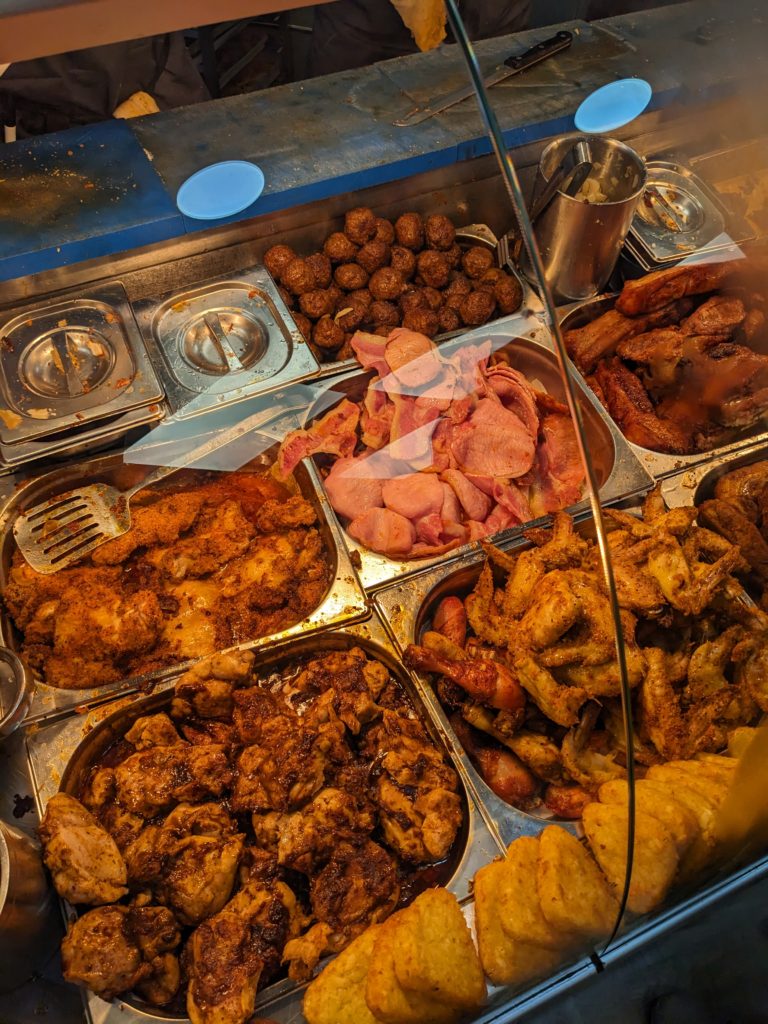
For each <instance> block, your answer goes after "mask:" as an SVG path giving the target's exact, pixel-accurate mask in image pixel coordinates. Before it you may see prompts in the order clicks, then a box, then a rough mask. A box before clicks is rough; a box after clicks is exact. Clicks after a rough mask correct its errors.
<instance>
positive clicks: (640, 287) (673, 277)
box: [616, 260, 743, 316]
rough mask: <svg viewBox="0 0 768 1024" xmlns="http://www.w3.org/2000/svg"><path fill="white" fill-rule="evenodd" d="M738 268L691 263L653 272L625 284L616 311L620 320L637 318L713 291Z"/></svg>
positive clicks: (737, 265)
mask: <svg viewBox="0 0 768 1024" xmlns="http://www.w3.org/2000/svg"><path fill="white" fill-rule="evenodd" d="M742 267H743V261H742V260H723V261H721V262H720V263H694V264H690V265H687V266H677V267H670V268H669V269H668V270H657V271H654V273H652V274H646V275H645V277H638V278H636V279H635V280H632V281H625V282H624V287H623V288H622V290H621V295H619V297H618V299H617V300H616V309H617V310H618V311H619V312H620V313H623V314H624V316H640V315H641V314H642V313H648V312H652V311H653V310H657V309H661V308H662V306H666V305H668V303H670V302H674V301H675V300H676V299H681V298H683V297H684V296H686V295H703V294H704V293H706V292H711V291H714V290H715V289H716V288H719V287H720V285H721V284H722V283H723V282H724V281H727V280H728V279H729V278H730V277H732V276H734V275H735V273H736V271H737V270H739V269H740V268H742Z"/></svg>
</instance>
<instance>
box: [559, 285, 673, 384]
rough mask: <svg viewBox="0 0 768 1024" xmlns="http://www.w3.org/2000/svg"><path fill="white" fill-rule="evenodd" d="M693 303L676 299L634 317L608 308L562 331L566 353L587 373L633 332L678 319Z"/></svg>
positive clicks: (646, 329)
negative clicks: (590, 320)
mask: <svg viewBox="0 0 768 1024" xmlns="http://www.w3.org/2000/svg"><path fill="white" fill-rule="evenodd" d="M692 305H693V303H692V302H691V300H690V299H678V300H677V301H675V302H671V303H669V305H667V306H664V307H662V308H661V309H659V310H657V311H656V312H655V313H651V314H648V315H647V316H642V317H635V318H632V317H628V316H624V315H623V314H622V313H620V312H619V310H618V309H610V310H608V312H607V313H603V315H602V316H599V317H597V319H596V320H593V321H592V322H591V323H588V324H586V326H584V327H577V328H575V329H574V330H571V331H566V332H565V339H564V340H565V344H566V348H567V349H568V355H569V356H570V357H571V359H572V360H573V361H574V363H576V365H577V366H578V368H579V369H580V370H581V372H582V373H583V374H585V375H586V374H590V373H592V371H593V370H594V369H595V367H596V366H597V364H598V362H599V361H600V360H601V359H605V358H607V357H608V356H612V355H613V354H614V352H615V351H616V347H617V346H618V345H620V344H622V343H624V342H626V341H627V340H628V339H629V338H633V337H634V336H635V335H636V334H643V333H644V332H645V331H648V330H651V329H653V328H656V327H666V326H667V325H669V324H676V323H679V321H680V319H681V317H684V316H685V315H686V313H687V312H689V310H690V309H691V308H692Z"/></svg>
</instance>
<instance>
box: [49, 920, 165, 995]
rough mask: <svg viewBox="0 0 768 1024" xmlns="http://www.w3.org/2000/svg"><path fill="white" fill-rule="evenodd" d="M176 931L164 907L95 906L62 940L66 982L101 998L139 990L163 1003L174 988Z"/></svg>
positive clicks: (75, 923)
mask: <svg viewBox="0 0 768 1024" xmlns="http://www.w3.org/2000/svg"><path fill="white" fill-rule="evenodd" d="M180 939H181V933H180V932H179V929H178V927H177V925H176V922H175V920H174V918H173V914H172V913H171V912H170V910H166V909H165V907H124V906H111V907H99V908H97V909H96V910H89V911H88V913H87V914H84V915H83V916H82V917H79V918H78V919H77V920H76V921H75V922H74V924H73V925H72V926H71V927H70V928H69V930H68V932H67V934H66V937H65V938H64V940H63V942H62V944H61V964H62V968H63V973H64V977H65V978H66V979H67V981H71V982H74V983H75V984H77V985H84V986H85V987H86V988H89V989H90V990H91V991H92V992H95V993H96V995H99V996H101V998H102V999H107V1000H109V999H114V997H115V996H116V995H120V994H121V993H124V992H129V991H131V990H132V989H138V990H139V992H140V993H141V994H142V995H143V996H144V997H145V998H146V999H147V1001H148V1002H151V1003H153V1004H154V1005H156V1006H162V1005H164V1004H165V1003H168V1002H170V1001H171V999H172V998H173V997H174V996H175V994H176V992H177V991H178V987H179V983H180V980H181V975H180V971H179V964H178V960H177V959H176V957H175V956H174V955H173V951H174V950H175V949H176V947H177V946H178V944H179V942H180Z"/></svg>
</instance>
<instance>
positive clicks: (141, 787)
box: [114, 743, 232, 818]
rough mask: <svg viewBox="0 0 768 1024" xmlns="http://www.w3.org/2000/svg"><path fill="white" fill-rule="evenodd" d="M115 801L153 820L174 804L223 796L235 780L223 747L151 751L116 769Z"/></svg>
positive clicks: (215, 745) (143, 752)
mask: <svg viewBox="0 0 768 1024" xmlns="http://www.w3.org/2000/svg"><path fill="white" fill-rule="evenodd" d="M114 779H115V797H116V799H117V801H118V803H120V804H121V805H122V806H123V807H125V808H126V810H128V811H131V812H132V813H133V814H140V815H142V817H144V818H153V817H155V815H157V814H159V813H160V812H161V811H163V810H165V809H167V808H168V807H170V806H171V805H172V804H174V803H178V802H180V801H184V800H189V801H194V800H204V799H205V798H206V797H210V796H220V795H221V794H222V793H223V792H224V790H225V788H226V787H227V785H228V784H229V782H230V781H231V779H232V770H231V768H230V764H229V759H228V757H227V752H226V750H225V748H224V747H223V746H220V745H218V744H214V743H211V744H208V745H204V746H190V745H188V744H184V745H177V746H172V747H150V749H149V750H142V751H140V752H138V753H136V754H131V756H130V757H128V758H126V759H125V761H123V762H122V763H121V764H120V765H118V766H117V768H115V772H114Z"/></svg>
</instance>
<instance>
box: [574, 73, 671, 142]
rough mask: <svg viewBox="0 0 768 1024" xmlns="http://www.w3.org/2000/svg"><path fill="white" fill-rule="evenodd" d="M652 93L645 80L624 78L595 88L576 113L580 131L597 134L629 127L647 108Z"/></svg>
mask: <svg viewBox="0 0 768 1024" xmlns="http://www.w3.org/2000/svg"><path fill="white" fill-rule="evenodd" d="M652 95H653V90H652V89H651V87H650V85H649V84H648V82H646V81H645V80H644V79H642V78H621V79H619V81H618V82H609V83H608V85H603V86H601V87H600V88H599V89H595V91H594V92H593V93H590V95H589V96H587V98H586V99H585V100H583V101H582V103H581V105H580V106H579V109H578V110H577V111H576V118H575V120H576V127H577V128H578V130H579V131H580V132H587V133H588V134H590V135H596V134H598V133H599V132H612V131H614V129H616V128H621V126H622V125H625V124H629V122H630V121H633V120H634V119H635V118H636V117H637V116H638V114H642V112H643V111H644V110H645V108H646V107H647V106H648V104H649V102H650V99H651V96H652Z"/></svg>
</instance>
